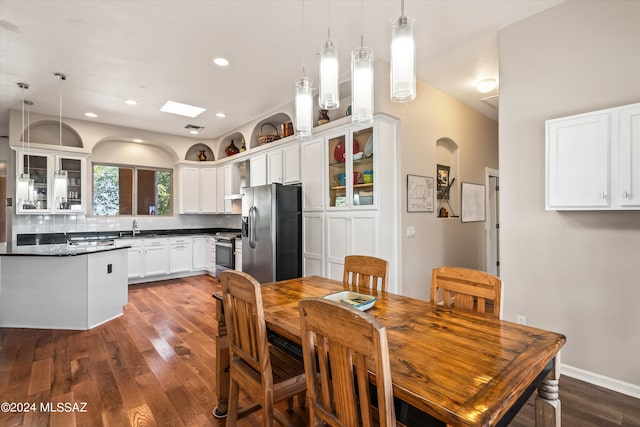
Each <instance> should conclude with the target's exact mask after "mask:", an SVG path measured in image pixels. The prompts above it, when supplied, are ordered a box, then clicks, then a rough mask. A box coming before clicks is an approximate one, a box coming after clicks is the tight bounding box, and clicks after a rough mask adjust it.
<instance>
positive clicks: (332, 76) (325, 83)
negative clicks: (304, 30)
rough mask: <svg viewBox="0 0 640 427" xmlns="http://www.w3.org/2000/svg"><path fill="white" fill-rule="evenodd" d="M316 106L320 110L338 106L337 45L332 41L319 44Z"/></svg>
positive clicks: (332, 108)
mask: <svg viewBox="0 0 640 427" xmlns="http://www.w3.org/2000/svg"><path fill="white" fill-rule="evenodd" d="M318 104H319V105H320V109H322V110H334V109H336V108H338V107H339V106H340V93H339V87H338V45H337V44H336V43H335V42H333V41H332V40H325V41H323V42H322V43H320V92H319V94H318Z"/></svg>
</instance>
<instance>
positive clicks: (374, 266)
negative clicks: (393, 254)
mask: <svg viewBox="0 0 640 427" xmlns="http://www.w3.org/2000/svg"><path fill="white" fill-rule="evenodd" d="M388 275H389V262H387V261H386V260H384V259H381V258H376V257H372V256H364V255H347V256H346V257H345V258H344V273H343V277H342V282H343V283H344V285H345V287H354V288H356V289H357V288H367V289H378V286H379V287H380V290H382V291H386V290H387V277H388Z"/></svg>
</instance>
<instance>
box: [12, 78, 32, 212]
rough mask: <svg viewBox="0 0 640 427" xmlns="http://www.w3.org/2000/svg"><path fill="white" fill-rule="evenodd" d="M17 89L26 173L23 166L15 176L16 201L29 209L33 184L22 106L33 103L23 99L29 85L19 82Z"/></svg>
mask: <svg viewBox="0 0 640 427" xmlns="http://www.w3.org/2000/svg"><path fill="white" fill-rule="evenodd" d="M18 87H19V88H20V89H22V128H21V129H20V138H21V140H22V156H23V159H24V158H25V156H26V159H27V173H25V172H24V165H23V166H22V170H21V171H20V173H18V174H17V176H16V199H17V202H18V206H19V207H26V208H29V207H33V206H34V203H33V200H34V197H33V190H34V184H33V179H32V178H31V175H30V173H29V172H30V170H29V169H30V167H29V166H30V159H29V154H28V152H27V151H25V147H24V138H25V132H28V129H29V123H28V121H27V128H26V129H27V130H26V131H25V127H24V106H25V105H29V106H31V105H33V102H31V101H28V100H25V99H24V91H25V90H26V89H29V85H28V84H27V83H22V82H20V83H18ZM27 140H29V137H27Z"/></svg>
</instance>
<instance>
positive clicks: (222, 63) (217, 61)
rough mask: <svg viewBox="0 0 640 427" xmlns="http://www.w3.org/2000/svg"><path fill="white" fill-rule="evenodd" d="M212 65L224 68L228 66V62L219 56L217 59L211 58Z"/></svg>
mask: <svg viewBox="0 0 640 427" xmlns="http://www.w3.org/2000/svg"><path fill="white" fill-rule="evenodd" d="M213 63H214V64H216V65H217V66H219V67H226V66H228V65H229V60H228V59H227V58H223V57H221V56H219V57H217V58H213Z"/></svg>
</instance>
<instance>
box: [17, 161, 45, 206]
mask: <svg viewBox="0 0 640 427" xmlns="http://www.w3.org/2000/svg"><path fill="white" fill-rule="evenodd" d="M17 169H18V172H19V175H18V177H17V179H16V211H17V212H18V213H37V212H46V211H48V210H49V209H50V208H51V204H50V203H51V201H50V200H49V184H50V182H49V172H50V171H51V157H50V156H48V155H40V154H32V153H30V154H26V153H23V152H19V153H18V168H17Z"/></svg>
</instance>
